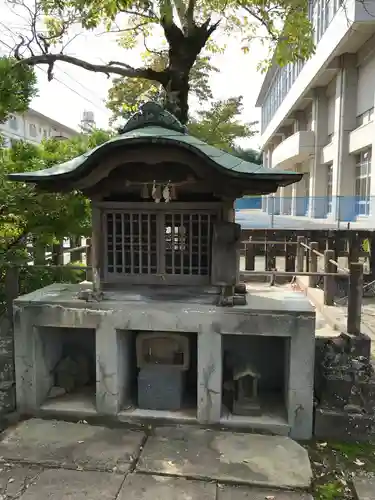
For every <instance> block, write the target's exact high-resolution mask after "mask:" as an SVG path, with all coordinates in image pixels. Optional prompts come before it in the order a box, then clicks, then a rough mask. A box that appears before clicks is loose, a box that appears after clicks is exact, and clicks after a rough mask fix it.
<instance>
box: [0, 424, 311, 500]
mask: <svg viewBox="0 0 375 500" xmlns="http://www.w3.org/2000/svg"><path fill="white" fill-rule="evenodd" d="M0 457H1V458H0V500H16V499H17V500H18V499H20V500H70V499H71V500H73V499H74V500H84V499H85V500H86V499H87V498H89V499H90V500H99V499H100V500H177V499H182V500H245V499H247V500H264V499H272V500H312V497H311V495H309V494H308V493H307V492H306V491H303V490H305V489H308V487H309V485H310V482H311V479H312V472H311V467H310V462H309V458H308V455H307V452H306V450H305V449H304V448H302V447H301V446H300V445H299V444H297V443H296V442H294V441H293V440H291V439H290V438H287V437H282V436H262V435H256V434H238V433H231V432H221V431H214V430H207V429H201V428H199V427H195V426H180V427H160V428H157V429H154V430H152V431H150V434H149V435H147V434H146V433H145V432H143V431H139V430H129V429H124V428H121V429H108V428H104V427H100V426H91V425H88V424H83V423H78V424H74V423H68V422H62V421H47V420H46V421H44V420H39V419H31V420H28V421H25V422H23V423H20V424H18V425H17V426H16V427H14V428H10V429H8V430H7V431H5V433H4V434H3V436H2V440H1V442H0ZM296 489H297V490H298V491H291V490H296Z"/></svg>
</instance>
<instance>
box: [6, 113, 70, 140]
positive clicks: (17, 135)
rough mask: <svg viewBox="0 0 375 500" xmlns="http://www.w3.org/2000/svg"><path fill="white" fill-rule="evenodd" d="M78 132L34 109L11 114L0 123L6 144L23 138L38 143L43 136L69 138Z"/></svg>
mask: <svg viewBox="0 0 375 500" xmlns="http://www.w3.org/2000/svg"><path fill="white" fill-rule="evenodd" d="M78 134H79V132H78V131H77V130H74V129H72V128H70V127H67V126H65V125H63V124H61V123H59V122H57V121H55V120H52V118H49V117H48V116H45V115H42V114H41V113H39V112H38V111H35V110H34V109H29V110H28V111H27V112H26V113H24V114H22V115H12V116H11V117H10V118H9V119H8V120H7V121H6V122H5V123H0V135H1V136H3V138H4V139H5V144H6V145H7V146H8V145H10V143H11V140H12V139H13V140H24V141H29V142H32V143H35V144H38V143H40V142H41V141H42V139H44V138H49V137H57V138H63V139H70V138H71V137H74V136H76V135H78Z"/></svg>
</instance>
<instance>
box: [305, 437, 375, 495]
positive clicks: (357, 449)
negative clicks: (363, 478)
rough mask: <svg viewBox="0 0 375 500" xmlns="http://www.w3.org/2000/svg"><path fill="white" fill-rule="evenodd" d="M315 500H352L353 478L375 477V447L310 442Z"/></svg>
mask: <svg viewBox="0 0 375 500" xmlns="http://www.w3.org/2000/svg"><path fill="white" fill-rule="evenodd" d="M305 447H306V449H307V451H308V453H309V456H310V460H311V466H312V469H313V475H314V478H313V491H312V494H313V496H314V499H315V500H354V498H355V497H354V492H353V487H352V479H353V477H354V476H355V475H360V474H365V473H375V443H343V442H340V443H337V442H310V443H308V444H306V445H305Z"/></svg>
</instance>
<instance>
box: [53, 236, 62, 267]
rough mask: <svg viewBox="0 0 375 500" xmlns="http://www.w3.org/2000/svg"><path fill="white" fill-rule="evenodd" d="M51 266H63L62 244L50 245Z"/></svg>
mask: <svg viewBox="0 0 375 500" xmlns="http://www.w3.org/2000/svg"><path fill="white" fill-rule="evenodd" d="M51 260H52V264H53V265H54V266H61V265H63V264H64V254H63V243H62V241H61V242H59V243H54V244H53V245H52V258H51Z"/></svg>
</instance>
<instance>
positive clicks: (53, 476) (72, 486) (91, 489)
mask: <svg viewBox="0 0 375 500" xmlns="http://www.w3.org/2000/svg"><path fill="white" fill-rule="evenodd" d="M123 480H124V478H123V476H121V475H120V474H113V473H112V474H111V473H109V472H97V471H96V472H80V471H76V470H66V469H49V470H45V471H43V472H42V473H41V475H40V476H39V477H38V478H37V479H36V480H35V481H34V482H33V483H32V484H31V486H30V487H29V488H28V489H27V490H26V492H25V493H24V494H23V495H22V497H21V499H20V500H88V499H89V500H115V499H116V498H117V494H118V491H119V489H120V487H121V483H122V481H123Z"/></svg>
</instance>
